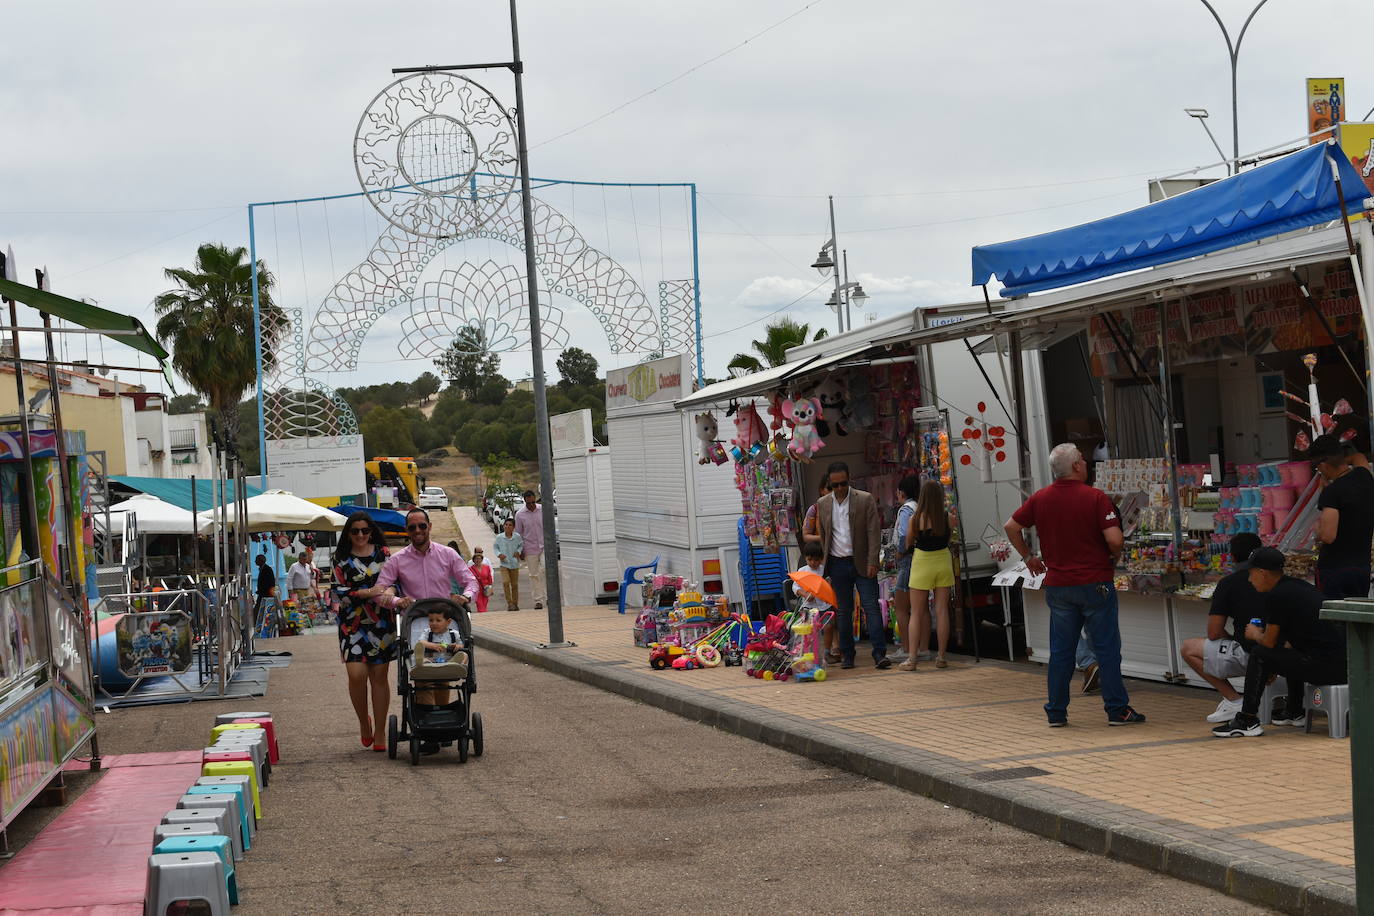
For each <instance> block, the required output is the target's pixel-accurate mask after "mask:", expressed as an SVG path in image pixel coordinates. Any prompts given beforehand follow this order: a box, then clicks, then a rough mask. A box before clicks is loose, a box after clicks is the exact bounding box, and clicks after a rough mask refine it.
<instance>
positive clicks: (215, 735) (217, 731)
mask: <svg viewBox="0 0 1374 916" xmlns="http://www.w3.org/2000/svg"><path fill="white" fill-rule="evenodd" d="M255 728H256V729H258V730H259V731H261V732H262V733H263V734H266V733H267V730H266V729H265V728H263V727H262V726H261V725H249V724H248V723H246V722H229V723H227V724H225V725H216V726H215V727H214V728H212V729H210V743H211V744H214V743H215V742H216V741H218V740H219V737H220V735H222V734H224V733H225V732H234V731H250V730H252V729H255ZM268 748H271V744H270V743H269V744H268ZM268 759H271V758H270V756H269V758H268Z"/></svg>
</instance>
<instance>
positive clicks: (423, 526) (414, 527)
mask: <svg viewBox="0 0 1374 916" xmlns="http://www.w3.org/2000/svg"><path fill="white" fill-rule="evenodd" d="M406 530H407V531H428V530H429V525H427V524H426V523H424V522H420V523H419V524H418V525H406Z"/></svg>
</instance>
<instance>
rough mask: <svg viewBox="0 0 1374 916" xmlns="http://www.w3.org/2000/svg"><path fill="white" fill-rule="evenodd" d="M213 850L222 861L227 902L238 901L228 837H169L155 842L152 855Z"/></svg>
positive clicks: (237, 885)
mask: <svg viewBox="0 0 1374 916" xmlns="http://www.w3.org/2000/svg"><path fill="white" fill-rule="evenodd" d="M185 852H213V853H214V854H215V855H217V856H219V860H220V861H221V862H223V863H224V883H225V885H226V886H227V887H228V890H229V903H230V904H231V905H232V904H235V903H238V902H239V883H238V881H237V880H235V878H234V856H233V854H232V852H231V850H230V847H229V838H228V837H224V836H182V837H170V838H168V839H165V840H163V841H162V842H161V843H158V844H157V848H156V849H154V850H153V855H159V854H162V853H185Z"/></svg>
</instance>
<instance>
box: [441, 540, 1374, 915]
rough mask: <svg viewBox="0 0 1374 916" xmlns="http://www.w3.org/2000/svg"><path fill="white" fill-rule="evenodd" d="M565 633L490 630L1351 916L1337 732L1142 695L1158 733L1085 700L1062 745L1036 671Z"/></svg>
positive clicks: (608, 611)
mask: <svg viewBox="0 0 1374 916" xmlns="http://www.w3.org/2000/svg"><path fill="white" fill-rule="evenodd" d="M459 521H460V524H463V523H467V522H468V520H467V519H463V518H460V519H459ZM469 527H470V523H468V524H464V529H465V532H466V531H468V530H469ZM483 527H484V530H483V531H479V532H473V534H474V536H475V538H476V539H481V540H485V539H487V538H489V534H487V535H485V537H484V534H485V530H486V529H485V526H483ZM564 621H565V628H566V632H567V637H568V639H570V640H572V641H574V642H575V643H576V644H577V645H576V647H575V648H571V649H559V650H539V649H537V648H535V647H536V646H537V645H538V644H539V643H541V642H543V641H545V640H546V639H547V635H548V632H547V622H546V618H545V616H544V614H543V613H541V612H532V611H521V612H519V613H515V614H510V613H504V612H502V613H489V614H486V615H483V616H481V617H479V618H477V620H476V624H477V627H478V634H479V635H480V636H482V637H486V640H487V644H488V645H489V646H491V647H492V648H495V649H497V650H498V651H502V652H505V653H507V654H511V655H515V656H517V657H520V658H523V659H524V660H526V661H529V662H531V663H534V664H540V665H543V666H545V667H549V668H552V669H553V670H557V671H559V672H560V673H563V674H565V675H568V676H571V677H575V678H578V679H581V680H584V681H588V682H591V683H595V684H597V685H598V686H602V687H605V688H607V689H611V690H616V691H617V692H621V693H624V694H626V695H630V696H633V697H635V698H636V699H640V700H642V701H645V702H649V703H653V704H655V705H659V706H662V707H663V708H666V709H669V710H671V711H674V712H679V713H681V714H684V715H688V716H690V717H693V718H697V719H700V720H702V721H705V722H709V723H711V724H716V725H719V726H722V727H725V728H728V729H730V730H733V731H737V732H739V733H741V734H745V735H747V736H749V737H753V738H756V739H759V740H763V741H765V742H766V743H769V744H774V745H777V746H782V747H785V748H787V749H789V750H794V751H797V752H799V753H805V754H807V755H808V756H812V757H814V758H816V759H820V760H823V761H825V762H827V763H833V764H835V765H839V766H842V767H845V768H847V769H851V770H854V771H856V772H861V773H863V774H864V775H868V776H872V777H874V778H878V779H882V780H884V781H887V782H891V783H894V784H897V785H901V786H903V787H905V788H910V789H913V790H915V791H919V792H922V793H923V794H928V795H934V796H936V797H942V798H943V799H944V800H945V801H947V802H948V803H952V804H960V805H962V806H963V807H968V808H970V809H972V810H975V811H977V812H979V813H982V814H986V815H988V816H991V817H994V818H997V819H1001V820H1005V821H1008V822H1010V823H1013V824H1015V825H1017V826H1020V827H1023V828H1025V829H1029V830H1033V831H1035V832H1038V833H1042V834H1045V835H1048V836H1053V837H1055V838H1057V839H1060V840H1063V841H1064V842H1067V843H1070V844H1072V845H1075V846H1080V847H1083V848H1087V849H1092V850H1095V851H1098V852H1103V853H1108V854H1110V855H1113V856H1115V857H1118V858H1123V859H1126V860H1128V861H1133V862H1135V863H1136V864H1140V865H1145V866H1148V867H1153V868H1157V869H1159V870H1161V871H1166V872H1168V873H1170V874H1175V875H1177V876H1179V877H1183V878H1187V879H1189V880H1194V881H1198V882H1200V883H1203V884H1208V885H1210V886H1213V887H1217V888H1219V889H1222V890H1226V891H1227V892H1229V893H1233V894H1236V895H1238V896H1241V897H1245V898H1247V899H1251V900H1254V901H1256V902H1259V903H1263V904H1266V905H1269V906H1273V907H1275V908H1277V909H1282V910H1285V911H1288V912H1306V913H1316V912H1353V899H1354V897H1353V893H1354V891H1353V888H1354V881H1355V874H1354V860H1353V838H1352V828H1351V789H1350V756H1349V755H1350V743H1349V742H1348V741H1344V740H1333V739H1330V738H1328V737H1327V736H1326V734H1325V729H1324V727H1323V726H1324V723H1320V722H1319V723H1318V725H1317V728H1316V729H1315V730H1314V732H1313V733H1312V734H1310V735H1309V734H1305V733H1304V732H1303V730H1302V729H1293V728H1273V727H1271V728H1268V729H1267V730H1266V732H1265V734H1264V736H1263V737H1261V738H1245V739H1242V738H1235V739H1229V740H1218V739H1215V738H1213V737H1211V736H1210V734H1209V731H1208V730H1209V729H1210V728H1211V726H1210V725H1208V724H1207V723H1206V722H1205V721H1204V716H1206V715H1207V714H1208V713H1210V712H1211V711H1212V710H1213V709H1214V708H1215V705H1216V702H1217V696H1216V694H1215V693H1212V692H1210V691H1204V690H1199V689H1195V688H1186V687H1172V686H1168V685H1161V684H1153V683H1146V682H1140V681H1129V682H1128V686H1129V688H1130V690H1131V698H1132V704H1133V705H1134V706H1135V707H1136V708H1137V709H1139V710H1140V711H1141V712H1143V713H1145V714H1146V715H1147V716H1148V717H1149V721H1148V723H1146V724H1144V725H1141V726H1130V727H1122V728H1110V727H1108V726H1107V724H1106V720H1105V715H1104V713H1103V710H1102V705H1101V700H1100V698H1098V697H1096V696H1089V697H1081V696H1075V698H1074V701H1073V703H1072V705H1071V707H1070V711H1069V716H1070V725H1069V727H1067V728H1062V729H1050V728H1048V727H1047V726H1046V724H1045V716H1044V712H1043V710H1042V709H1041V704H1042V703H1043V702H1044V692H1045V691H1044V686H1045V682H1044V669H1043V668H1041V667H1040V666H1033V665H1030V664H1008V663H1005V662H999V661H983V662H982V663H981V664H976V663H974V662H973V661H972V660H971V659H969V660H965V659H963V658H962V657H959V656H954V657H952V658H951V660H950V667H949V668H946V669H943V670H940V669H936V668H935V667H934V666H933V664H930V663H922V664H921V669H920V670H919V671H917V672H903V671H899V670H897V669H896V668H895V667H894V668H892V669H890V670H888V671H877V670H875V669H874V668H873V667H872V663H871V661H868V660H867V659H866V658H864V656H863V653H862V651H861V652H860V659H859V667H858V668H855V669H853V670H851V671H841V670H838V669H832V670H831V672H830V677H829V679H828V680H826V682H825V683H823V684H810V683H796V682H788V683H772V682H765V681H760V680H755V679H752V678H749V677H746V676H745V675H744V674H743V672H742V670H741V669H738V668H725V667H721V668H716V669H707V670H697V671H671V670H669V671H664V672H655V671H653V670H652V669H650V668H649V666H648V659H647V652H646V651H645V650H644V649H639V648H636V647H634V645H633V644H632V639H631V632H630V630H631V626H632V618H631V616H630V615H629V614H627V615H625V616H621V615H619V614H617V613H616V609H615V607H614V606H609V607H608V606H597V607H578V608H570V609H567V610H566V611H565V614H564Z"/></svg>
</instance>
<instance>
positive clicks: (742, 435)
mask: <svg viewBox="0 0 1374 916" xmlns="http://www.w3.org/2000/svg"><path fill="white" fill-rule="evenodd" d="M730 414H733V415H734V417H735V438H733V439H731V440H730V457H731V458H734V459H735V463H736V464H740V463H743V462H746V461H758V460H759V459H761V458H763V457H765V456H767V454H768V430H767V429H766V428H765V427H764V425H763V417H761V416H759V411H758V408H756V407H755V406H754V405H753V403H752V402H751V403H749V404H748V405H746V406H744V407H740V406H739V405H738V404H732V405H730V410H729V411H728V412H727V414H726V415H727V416H729V415H730Z"/></svg>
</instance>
